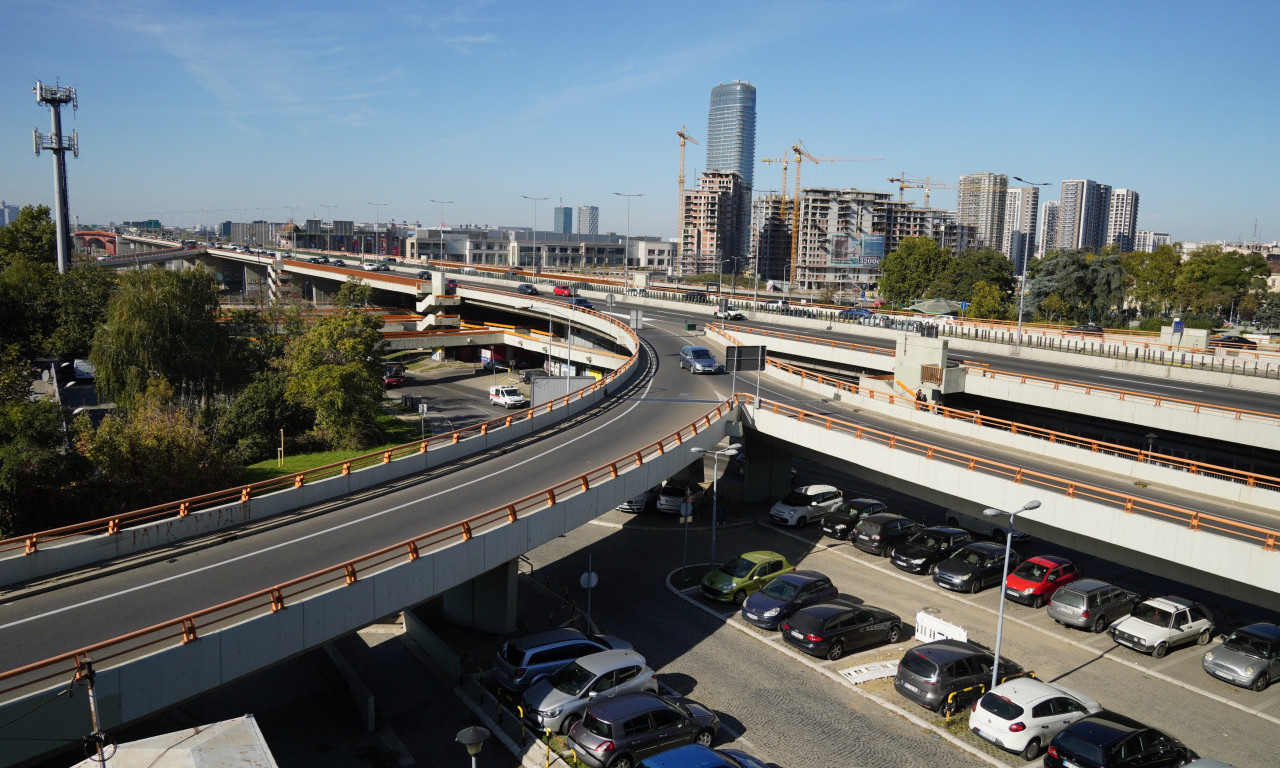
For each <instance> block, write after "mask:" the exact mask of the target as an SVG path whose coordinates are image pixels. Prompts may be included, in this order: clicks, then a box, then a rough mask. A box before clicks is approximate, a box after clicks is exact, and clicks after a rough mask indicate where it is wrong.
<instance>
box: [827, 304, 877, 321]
mask: <svg viewBox="0 0 1280 768" xmlns="http://www.w3.org/2000/svg"><path fill="white" fill-rule="evenodd" d="M872 314H873V313H872V312H871V310H869V309H863V308H862V307H854V308H853V309H842V310H840V311H839V312H837V313H836V317H837V318H839V319H841V320H860V319H862V318H864V317H871V316H872Z"/></svg>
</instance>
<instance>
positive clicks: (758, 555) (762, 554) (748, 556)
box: [738, 549, 787, 563]
mask: <svg viewBox="0 0 1280 768" xmlns="http://www.w3.org/2000/svg"><path fill="white" fill-rule="evenodd" d="M738 557H741V558H742V559H743V560H750V561H751V562H753V563H763V562H764V561H765V560H786V559H787V558H785V557H783V556H782V555H780V554H778V553H777V552H771V551H769V550H767V549H757V550H755V551H754V552H743V553H742V554H740V555H738Z"/></svg>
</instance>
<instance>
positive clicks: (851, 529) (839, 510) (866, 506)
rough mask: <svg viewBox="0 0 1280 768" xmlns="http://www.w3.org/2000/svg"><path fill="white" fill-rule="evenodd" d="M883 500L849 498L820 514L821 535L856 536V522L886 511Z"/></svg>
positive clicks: (847, 537)
mask: <svg viewBox="0 0 1280 768" xmlns="http://www.w3.org/2000/svg"><path fill="white" fill-rule="evenodd" d="M888 509H889V507H888V506H887V505H885V503H884V502H883V501H877V500H876V499H849V500H847V501H843V502H841V503H840V505H839V506H837V507H836V508H835V509H833V510H831V511H830V512H828V513H827V514H825V515H823V516H822V535H823V536H830V537H831V538H833V539H846V540H847V539H849V538H850V537H856V535H857V528H858V523H859V522H861V521H862V519H863V518H864V517H869V516H870V515H875V514H879V513H880V512H886V511H888Z"/></svg>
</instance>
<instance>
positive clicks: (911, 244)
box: [879, 237, 951, 304]
mask: <svg viewBox="0 0 1280 768" xmlns="http://www.w3.org/2000/svg"><path fill="white" fill-rule="evenodd" d="M950 259H951V255H950V254H949V253H948V252H947V250H946V249H945V248H943V247H942V246H941V245H938V243H937V242H936V241H935V240H933V239H932V238H928V237H907V238H903V240H902V242H901V243H899V244H898V249H897V250H896V251H894V252H893V253H890V254H889V255H888V256H885V257H884V260H883V261H882V262H881V263H880V273H881V275H880V283H879V284H880V294H881V295H882V296H884V298H885V299H886V300H888V301H889V302H891V303H893V304H905V303H906V302H909V301H913V300H915V299H920V298H927V297H926V296H925V293H926V289H928V288H929V286H931V285H933V282H934V280H935V279H937V277H938V276H939V275H940V274H942V272H943V270H944V269H946V267H947V264H948V262H949V261H950Z"/></svg>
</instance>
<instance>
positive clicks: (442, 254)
mask: <svg viewBox="0 0 1280 768" xmlns="http://www.w3.org/2000/svg"><path fill="white" fill-rule="evenodd" d="M431 202H433V203H437V204H439V206H440V260H441V261H444V207H445V206H446V205H453V201H452V200H432V201H431Z"/></svg>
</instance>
